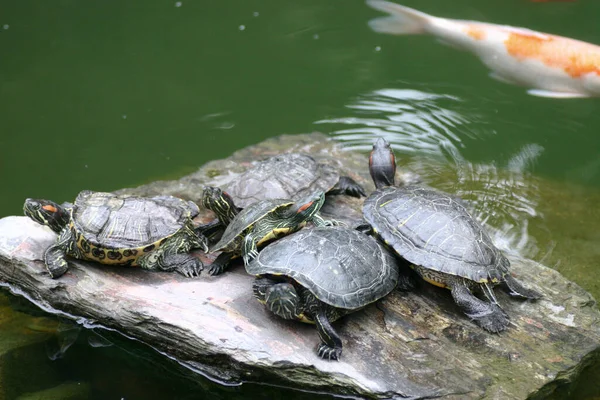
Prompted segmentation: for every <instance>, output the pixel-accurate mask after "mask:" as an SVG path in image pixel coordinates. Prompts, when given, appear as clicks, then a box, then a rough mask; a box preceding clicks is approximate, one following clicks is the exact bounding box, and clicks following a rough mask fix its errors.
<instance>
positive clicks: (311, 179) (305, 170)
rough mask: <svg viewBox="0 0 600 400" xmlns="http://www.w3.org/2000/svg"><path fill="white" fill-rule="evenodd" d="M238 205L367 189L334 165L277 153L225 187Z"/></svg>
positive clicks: (353, 193)
mask: <svg viewBox="0 0 600 400" xmlns="http://www.w3.org/2000/svg"><path fill="white" fill-rule="evenodd" d="M225 190H226V192H228V193H229V194H230V195H231V197H232V198H233V199H235V204H236V205H237V206H238V207H241V208H245V207H248V206H249V205H250V204H252V203H256V202H257V201H261V200H267V199H291V200H299V199H301V198H303V197H306V196H308V195H310V194H311V193H314V192H316V191H323V192H326V193H327V194H347V195H349V196H353V197H361V196H363V197H364V196H365V195H366V194H365V191H364V189H363V188H362V186H360V185H359V184H358V183H356V182H355V181H354V180H353V179H352V178H350V177H348V176H341V175H340V171H339V170H338V169H337V168H334V167H333V166H331V165H328V164H324V163H319V162H317V161H316V160H315V159H314V158H312V157H311V156H309V155H307V154H302V153H286V154H280V155H276V156H273V157H270V158H267V159H266V160H263V161H261V162H259V163H258V164H257V165H256V166H254V167H253V168H250V169H248V170H247V171H246V172H244V173H243V174H242V175H240V176H239V177H238V178H237V179H235V180H234V181H233V182H231V183H230V184H228V185H227V187H226V188H225Z"/></svg>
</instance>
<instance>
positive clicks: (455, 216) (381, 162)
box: [363, 139, 541, 332]
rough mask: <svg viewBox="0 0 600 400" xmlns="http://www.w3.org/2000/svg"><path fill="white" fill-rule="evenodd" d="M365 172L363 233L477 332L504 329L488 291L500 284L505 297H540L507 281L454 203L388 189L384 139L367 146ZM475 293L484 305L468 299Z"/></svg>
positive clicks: (502, 263) (487, 243)
mask: <svg viewBox="0 0 600 400" xmlns="http://www.w3.org/2000/svg"><path fill="white" fill-rule="evenodd" d="M369 169H370V172H371V177H372V178H373V182H374V183H375V187H376V188H377V189H376V190H375V191H374V192H373V193H371V195H369V197H368V198H367V199H366V200H365V203H364V205H363V214H364V217H365V219H366V220H367V222H368V224H369V226H367V227H366V229H365V227H363V230H365V231H366V230H367V229H372V230H373V231H374V232H375V233H376V234H377V235H378V236H379V237H380V238H382V239H383V240H384V241H385V243H386V244H387V245H388V246H390V247H391V248H393V249H394V250H395V251H396V252H397V253H398V254H399V255H400V256H401V257H403V258H404V259H406V260H407V261H408V262H410V263H411V264H412V265H411V266H412V268H413V269H414V270H415V271H416V272H417V273H418V274H419V275H420V276H421V277H422V278H423V279H424V280H426V281H427V282H429V283H432V284H434V285H436V286H441V287H445V288H448V289H450V290H451V293H452V297H453V299H454V301H455V302H456V304H458V306H459V307H461V308H462V310H463V311H464V312H465V314H467V315H468V316H469V317H470V318H472V319H474V320H475V322H477V323H478V324H479V325H480V326H481V327H482V328H484V329H486V330H488V331H490V332H500V331H502V330H504V329H506V327H507V325H508V316H507V315H506V314H505V313H504V311H503V310H502V309H501V308H500V306H499V305H498V302H497V300H496V297H495V295H494V291H493V286H494V285H496V284H499V283H502V286H504V288H506V289H509V290H508V293H509V294H510V295H511V296H516V297H520V298H525V299H537V298H539V297H540V296H541V295H540V294H539V293H537V292H535V291H534V290H531V289H527V288H525V287H523V286H522V285H521V284H520V283H519V282H517V280H515V279H514V278H513V277H512V276H511V274H510V272H509V267H510V262H509V261H508V259H507V258H506V257H505V256H504V255H503V254H502V253H501V252H500V250H498V248H497V247H496V246H495V245H494V243H493V242H492V239H491V238H490V236H489V235H488V234H487V233H486V231H485V230H484V228H483V227H482V226H481V225H480V224H479V223H478V222H477V221H476V220H475V219H474V218H473V217H471V215H470V214H469V213H468V212H467V210H466V208H465V207H464V206H463V204H462V203H461V202H459V201H457V199H456V198H454V197H453V196H451V195H449V194H446V193H443V192H440V191H437V190H434V189H431V188H425V187H420V186H416V185H409V186H405V187H393V186H391V185H393V184H394V174H395V170H396V162H395V158H394V153H393V151H392V149H391V148H390V145H389V144H388V143H387V142H386V141H385V140H384V139H379V140H378V141H377V142H376V143H375V145H374V146H373V151H372V152H371V156H370V157H369ZM476 289H477V290H481V291H483V293H484V295H485V297H486V298H487V300H488V301H487V302H486V301H483V300H480V299H479V298H477V297H475V296H474V295H473V294H472V293H471V291H472V290H476Z"/></svg>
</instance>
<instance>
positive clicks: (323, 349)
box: [317, 343, 342, 361]
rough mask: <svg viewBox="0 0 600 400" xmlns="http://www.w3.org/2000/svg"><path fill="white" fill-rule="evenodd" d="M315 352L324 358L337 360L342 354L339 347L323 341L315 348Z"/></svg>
mask: <svg viewBox="0 0 600 400" xmlns="http://www.w3.org/2000/svg"><path fill="white" fill-rule="evenodd" d="M317 354H318V355H319V357H321V358H322V359H324V360H334V361H338V360H339V359H340V357H341V356H342V348H341V347H330V346H328V345H326V344H325V343H320V344H319V347H318V348H317Z"/></svg>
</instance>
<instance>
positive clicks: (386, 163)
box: [369, 138, 396, 189]
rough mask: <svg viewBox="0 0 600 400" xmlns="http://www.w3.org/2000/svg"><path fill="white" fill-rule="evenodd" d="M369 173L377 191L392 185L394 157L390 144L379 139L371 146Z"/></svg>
mask: <svg viewBox="0 0 600 400" xmlns="http://www.w3.org/2000/svg"><path fill="white" fill-rule="evenodd" d="M369 172H370V173H371V178H372V179H373V183H375V187H376V188H377V189H379V188H382V187H385V186H393V185H394V176H395V175H396V157H395V156H394V151H393V150H392V147H391V146H390V144H389V143H388V142H387V141H386V140H385V139H384V138H379V139H377V141H376V142H375V144H374V145H373V150H372V151H371V155H370V156H369Z"/></svg>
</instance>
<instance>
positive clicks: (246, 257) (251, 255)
mask: <svg viewBox="0 0 600 400" xmlns="http://www.w3.org/2000/svg"><path fill="white" fill-rule="evenodd" d="M256 257H258V251H256V250H252V251H250V252H249V253H248V254H244V257H243V259H244V265H248V264H250V263H251V262H252V261H254V259H255V258H256Z"/></svg>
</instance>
